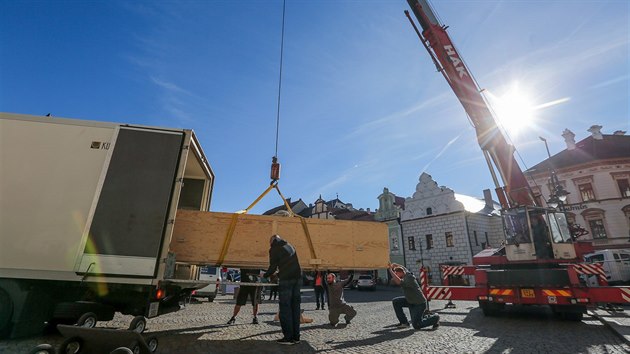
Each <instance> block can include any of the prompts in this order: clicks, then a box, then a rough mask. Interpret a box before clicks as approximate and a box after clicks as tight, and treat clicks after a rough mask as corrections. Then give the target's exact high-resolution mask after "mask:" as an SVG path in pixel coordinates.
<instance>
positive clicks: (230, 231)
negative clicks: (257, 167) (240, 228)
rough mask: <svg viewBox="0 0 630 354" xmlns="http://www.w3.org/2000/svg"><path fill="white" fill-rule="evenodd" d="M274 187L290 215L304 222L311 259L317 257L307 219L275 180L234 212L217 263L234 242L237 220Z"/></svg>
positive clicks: (223, 257) (218, 263)
mask: <svg viewBox="0 0 630 354" xmlns="http://www.w3.org/2000/svg"><path fill="white" fill-rule="evenodd" d="M272 189H275V190H276V191H277V192H278V194H279V195H280V198H282V201H283V202H284V206H285V207H286V208H287V211H288V212H289V215H290V216H294V217H298V218H299V219H300V222H301V223H302V229H304V234H305V235H306V241H307V242H308V248H309V251H310V254H311V259H313V260H314V259H317V255H316V253H315V248H314V247H313V241H312V239H311V234H310V232H309V231H308V225H307V223H306V219H305V218H304V217H302V216H299V215H296V214H295V213H294V212H293V209H291V206H290V205H289V202H287V200H286V199H285V198H284V196H283V195H282V192H280V188H278V182H277V181H274V182H272V183H271V184H270V185H269V187H267V189H265V190H264V191H263V192H262V193H261V194H260V196H258V198H256V200H254V202H253V203H251V204H250V205H249V206H248V207H247V208H246V209H244V210H239V211H237V212H235V213H234V214H232V221H231V222H230V226H229V227H228V230H227V233H226V235H225V239H224V240H223V247H221V253H220V254H219V259H218V260H217V265H222V264H223V261H224V259H225V256H226V255H227V251H228V249H229V248H230V243H231V242H232V236H233V235H234V230H236V222H237V221H238V216H239V215H241V214H247V213H248V212H249V211H250V210H251V209H252V208H253V207H254V206H255V205H256V204H258V202H259V201H260V200H261V199H262V198H263V197H265V196H266V195H267V193H269V192H270V191H271V190H272ZM315 269H317V264H315Z"/></svg>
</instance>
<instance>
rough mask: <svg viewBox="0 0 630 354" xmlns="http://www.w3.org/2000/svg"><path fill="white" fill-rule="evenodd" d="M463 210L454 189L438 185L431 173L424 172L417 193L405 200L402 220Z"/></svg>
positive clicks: (417, 186)
mask: <svg viewBox="0 0 630 354" xmlns="http://www.w3.org/2000/svg"><path fill="white" fill-rule="evenodd" d="M463 210H464V206H463V205H462V203H460V202H458V201H457V200H456V199H455V192H454V191H453V190H452V189H450V188H447V187H444V186H438V184H437V183H436V182H435V181H434V180H433V178H432V177H431V175H429V174H427V173H425V172H423V173H422V174H421V175H420V178H419V183H418V184H417V185H416V191H415V193H414V194H413V196H412V197H411V198H407V199H406V200H405V210H404V211H403V212H402V214H401V220H411V219H418V218H422V217H426V216H430V215H439V214H447V213H451V212H454V211H463Z"/></svg>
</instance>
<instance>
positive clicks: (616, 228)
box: [526, 125, 630, 249]
mask: <svg viewBox="0 0 630 354" xmlns="http://www.w3.org/2000/svg"><path fill="white" fill-rule="evenodd" d="M601 128H602V127H601V126H599V125H594V126H592V127H591V128H590V129H589V130H588V131H589V132H591V135H590V136H588V137H587V138H585V139H583V140H581V141H580V142H578V143H576V142H575V140H574V137H575V134H574V133H573V132H571V131H570V130H568V129H566V130H565V131H564V133H563V137H564V139H565V142H566V144H567V148H566V149H565V150H563V151H561V152H559V153H557V154H555V155H553V156H551V157H550V158H549V159H547V160H544V161H542V162H540V163H539V164H537V165H535V166H533V167H532V168H530V169H528V170H527V171H526V173H527V174H528V176H529V177H530V184H531V185H532V188H533V189H534V194H536V195H538V196H539V199H540V202H543V201H546V200H549V198H550V196H551V194H552V193H553V191H554V189H555V188H556V186H554V183H556V184H559V185H561V186H562V187H563V188H564V189H565V190H566V191H568V192H569V195H568V196H567V200H566V202H564V203H562V204H560V205H559V206H558V207H559V208H560V209H563V210H564V211H566V212H567V218H568V219H569V222H571V223H577V224H579V225H581V226H582V227H584V228H585V229H586V230H588V231H589V234H588V235H585V236H582V239H592V240H593V245H594V246H595V248H596V249H606V248H630V242H629V241H630V136H627V135H625V132H623V131H616V132H615V133H613V134H602V133H601ZM554 173H555V176H556V177H557V179H556V180H557V182H554V180H553V179H552V177H551V176H552V174H554Z"/></svg>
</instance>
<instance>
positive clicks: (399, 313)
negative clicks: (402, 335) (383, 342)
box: [389, 263, 439, 329]
mask: <svg viewBox="0 0 630 354" xmlns="http://www.w3.org/2000/svg"><path fill="white" fill-rule="evenodd" d="M389 273H390V274H391V275H392V281H393V282H394V284H396V285H400V286H401V287H402V289H403V293H404V294H405V296H399V297H395V298H394V299H392V304H393V305H394V311H395V312H396V317H397V318H398V321H399V322H400V323H399V324H398V325H397V326H396V327H398V328H407V327H409V321H408V320H407V316H406V315H405V312H404V311H403V307H407V308H409V314H410V315H411V324H412V325H413V328H415V329H420V328H422V327H425V326H427V325H429V324H428V322H426V323H425V321H423V315H424V312H425V310H426V308H427V298H426V297H425V296H424V294H423V293H422V289H420V284H418V280H417V279H416V277H415V276H414V275H413V273H411V272H410V271H409V270H407V268H405V267H403V266H402V265H400V264H396V263H392V264H390V266H389ZM436 321H439V317H437V320H436ZM432 324H433V329H437V328H438V326H439V323H438V322H435V323H432Z"/></svg>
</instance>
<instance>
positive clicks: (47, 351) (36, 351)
mask: <svg viewBox="0 0 630 354" xmlns="http://www.w3.org/2000/svg"><path fill="white" fill-rule="evenodd" d="M56 353H57V352H56V351H55V348H53V346H52V345H50V344H40V345H38V346H36V347H35V348H33V349H31V351H30V352H28V354H56Z"/></svg>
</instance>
